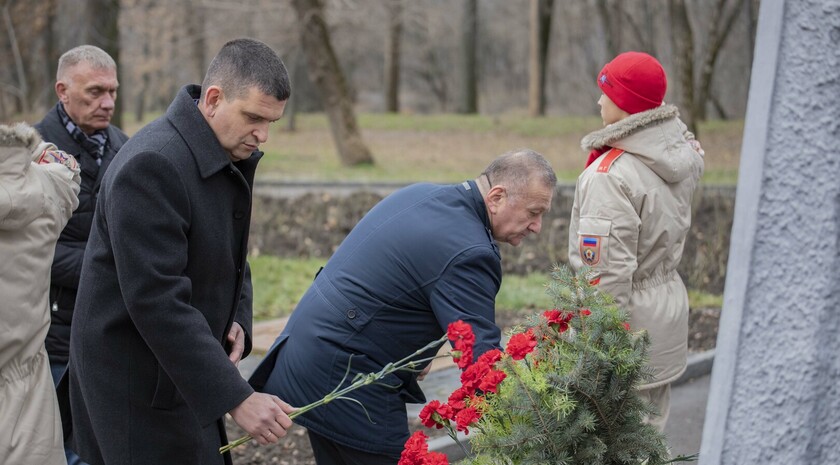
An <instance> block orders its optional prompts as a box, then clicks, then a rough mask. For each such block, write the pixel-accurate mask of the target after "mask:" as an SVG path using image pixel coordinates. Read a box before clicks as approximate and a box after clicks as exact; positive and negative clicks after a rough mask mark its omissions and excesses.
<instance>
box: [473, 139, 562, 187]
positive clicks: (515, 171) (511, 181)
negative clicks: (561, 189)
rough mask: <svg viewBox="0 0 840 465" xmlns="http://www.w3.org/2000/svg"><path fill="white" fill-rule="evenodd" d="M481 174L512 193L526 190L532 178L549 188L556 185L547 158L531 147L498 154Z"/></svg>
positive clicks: (554, 176) (555, 177)
mask: <svg viewBox="0 0 840 465" xmlns="http://www.w3.org/2000/svg"><path fill="white" fill-rule="evenodd" d="M481 175H482V176H487V178H488V180H489V182H490V183H492V185H497V184H504V185H505V186H507V187H508V189H510V190H511V191H512V192H513V193H514V195H515V194H517V193H522V192H526V191H527V190H528V187H529V186H530V184H531V182H533V181H534V180H537V181H539V182H540V183H542V185H543V186H545V187H548V188H551V189H554V188H555V186H556V185H557V175H556V174H554V170H553V169H552V168H551V165H550V164H549V163H548V160H546V159H545V157H543V156H542V155H540V154H539V153H537V152H535V151H533V150H531V149H516V150H511V151H510V152H507V153H504V154H502V155H500V156H499V157H498V158H496V159H495V160H493V162H492V163H490V166H488V167H487V169H485V170H484V171H483V172H482V173H481ZM491 187H492V186H491Z"/></svg>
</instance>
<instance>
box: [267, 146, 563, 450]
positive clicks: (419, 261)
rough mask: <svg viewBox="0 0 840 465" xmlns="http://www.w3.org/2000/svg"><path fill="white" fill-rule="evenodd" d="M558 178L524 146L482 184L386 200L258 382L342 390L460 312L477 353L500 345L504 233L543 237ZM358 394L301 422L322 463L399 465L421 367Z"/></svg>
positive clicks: (350, 240) (308, 302)
mask: <svg viewBox="0 0 840 465" xmlns="http://www.w3.org/2000/svg"><path fill="white" fill-rule="evenodd" d="M556 182H557V178H556V177H555V175H554V172H553V170H552V169H551V167H550V166H549V164H548V163H547V162H546V161H545V159H544V158H543V157H542V156H541V155H539V154H538V153H536V152H533V151H531V150H520V151H514V152H510V153H507V154H505V155H502V156H501V157H499V158H497V159H496V160H495V161H494V162H493V163H491V164H490V166H489V167H488V168H487V169H486V170H485V171H484V173H483V174H482V175H481V176H479V177H478V178H477V179H475V180H474V181H465V182H463V183H461V184H455V185H434V184H415V185H412V186H409V187H406V188H404V189H401V190H399V191H397V192H395V193H393V194H391V195H390V196H388V197H386V198H385V199H384V200H382V201H381V202H380V203H379V204H377V205H376V206H375V207H374V208H373V209H371V211H370V212H368V213H367V214H366V215H365V216H364V218H362V220H361V221H360V222H359V223H358V224H357V225H356V226H355V227H354V228H353V230H352V231H351V232H350V234H349V235H348V236H347V237H346V238H345V239H344V241H343V242H342V243H341V245H340V246H339V248H338V250H336V252H335V254H334V255H333V256H332V257H331V258H330V260H329V261H328V262H327V264H326V266H325V267H324V269H323V270H321V271H320V273H318V275H317V277H316V278H315V281H314V283H313V284H312V285H311V286H310V288H309V290H308V291H307V292H306V294H304V296H303V298H302V299H301V301H300V303H299V304H298V305H297V307H296V308H295V311H294V312H293V313H292V316H291V318H290V319H289V322H288V324H287V325H286V327H285V329H284V331H283V332H282V334H281V335H280V336H279V337H278V339H277V341H276V342H275V343H274V346H272V349H271V351H269V353H268V355H267V356H266V357H265V359H264V360H263V361H262V363H261V364H260V366H259V367H257V370H256V371H255V373H254V375H253V376H252V377H251V379H250V382H251V383H252V385H253V386H254V387H255V388H256V389H258V390H264V392H270V393H273V394H277V395H279V396H281V397H282V398H283V399H285V400H287V401H288V402H291V403H292V404H293V405H297V406H302V405H305V404H308V403H311V402H313V401H316V400H318V399H319V398H321V397H323V396H324V395H325V394H327V393H328V392H330V391H331V390H332V389H333V388H335V387H336V386H337V385H338V384H339V383H340V382H341V380H342V378H343V377H344V375H345V371H346V370H347V367H348V365H349V366H350V370H351V372H350V375H349V376H348V377H347V379H352V378H353V377H354V376H355V374H357V373H371V372H378V371H380V370H381V369H382V368H383V367H384V366H385V365H387V364H389V363H391V362H395V361H397V360H400V359H402V358H404V357H407V356H410V355H411V354H412V353H414V352H415V351H417V350H419V349H421V348H422V347H423V346H425V345H426V344H428V343H429V342H432V341H434V340H436V339H438V338H440V337H441V336H442V335H443V333H444V332H445V331H446V328H447V326H448V325H449V323H452V322H453V321H457V320H463V321H465V322H467V323H469V324H470V325H472V328H473V332H474V334H475V338H476V341H475V347H474V354H475V356H476V357H478V356H479V355H481V354H482V353H484V352H485V351H487V350H489V349H492V348H494V347H498V346H499V339H500V331H499V328H498V327H496V325H495V299H496V293H497V292H498V291H499V286H500V285H501V282H502V267H501V256H500V255H499V249H498V247H497V245H496V241H500V242H507V243H509V244H512V245H518V244H519V243H520V242H521V241H522V240H523V239H524V238H525V237H526V236H528V235H529V234H536V233H539V231H540V229H541V227H542V216H543V214H544V213H545V212H546V211H547V210H548V209H549V207H550V205H551V199H552V196H553V193H554V188H555V184H556ZM351 355H352V363H350V357H351ZM426 355H433V354H426ZM385 385H389V386H398V388H396V389H394V388H391V387H389V386H385ZM347 397H350V398H352V399H355V400H356V401H358V403H357V402H351V401H346V400H345V401H342V400H337V401H333V402H331V403H329V404H327V405H324V406H322V407H319V408H317V409H314V410H312V411H310V412H308V413H306V414H304V415H302V416H300V417H298V418H296V419H295V421H296V422H297V423H299V424H301V425H303V426H305V427H306V428H307V429H308V430H309V438H310V442H311V443H312V448H313V450H314V452H315V459H316V460H317V462H318V464H319V465H338V464H342V465H395V464H396V463H397V461H398V460H399V458H400V452H401V450H402V448H403V444H404V443H405V441H406V439H408V425H407V422H406V413H405V404H406V403H407V402H414V403H422V402H425V398H424V395H423V392H422V391H421V390H420V387H419V386H418V384H417V374H416V373H412V372H397V373H394V374H392V375H389V377H388V378H387V379H385V380H383V385H379V384H375V385H370V386H365V387H363V388H361V389H358V390H356V391H354V392H352V393H350V394H348V396H347ZM362 406H364V408H362ZM366 413H367V414H369V415H370V419H368V416H367V414H366Z"/></svg>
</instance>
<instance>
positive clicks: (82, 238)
mask: <svg viewBox="0 0 840 465" xmlns="http://www.w3.org/2000/svg"><path fill="white" fill-rule="evenodd" d="M35 129H37V130H38V132H39V133H41V138H42V139H44V140H45V141H49V142H52V143H53V144H55V146H56V147H58V148H59V149H60V150H64V151H65V152H67V153H69V154H71V155H73V156H74V157H76V160H77V161H78V162H79V166H81V168H82V172H81V178H82V179H81V189H80V190H79V206H78V207H77V208H76V210H75V211H74V212H73V216H72V217H71V218H70V221H68V222H67V226H65V227H64V229H63V230H62V231H61V236H59V238H58V242H57V243H56V245H55V258H53V264H52V268H51V272H50V304H52V305H51V306H52V309H53V311H52V312H50V318H51V322H50V329H49V332H48V333H47V340H46V344H47V352H48V353H49V355H50V361H51V362H58V363H67V357H68V354H69V352H70V323H71V321H72V319H73V304H74V303H75V301H76V289H78V287H79V275H80V274H81V272H82V258H83V257H84V255H85V246H86V245H87V241H88V237H89V236H90V227H91V223H92V221H93V211H94V208H95V207H96V198H97V196H98V195H99V187H100V185H101V183H102V176H103V175H104V174H105V172H106V171H107V169H108V166H109V165H110V164H111V161H112V160H113V159H114V156H115V155H116V154H117V151H119V150H120V148H121V147H122V146H123V144H125V141H127V140H128V136H126V135H125V133H123V132H122V130H120V128H118V127H116V126H114V125H113V124H112V125H110V126H108V129H107V130H106V132H107V134H108V143H107V144H106V145H105V151H104V153H103V154H102V164H101V165H97V164H96V159H95V158H94V157H93V155H91V154H90V153H88V152H87V151H86V150H84V149H83V148H82V147H81V146H80V145H79V143H78V142H76V141H75V139H73V137H71V136H70V133H68V132H67V129H65V128H64V124H62V122H61V116H59V114H58V109H57V105H56V107H53V108H52V109H51V110H50V111H49V112H47V114H46V115H45V116H44V119H43V120H41V122H39V123H38V124H36V125H35Z"/></svg>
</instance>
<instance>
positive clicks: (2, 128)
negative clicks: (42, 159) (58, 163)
mask: <svg viewBox="0 0 840 465" xmlns="http://www.w3.org/2000/svg"><path fill="white" fill-rule="evenodd" d="M40 143H41V136H40V135H39V134H38V131H36V130H35V128H33V127H32V126H29V125H28V124H26V123H17V124H15V125H14V126H8V125H5V124H0V147H26V148H27V149H28V150H29V151H30V152H32V151H33V150H35V149H36V148H37V147H38V144H40Z"/></svg>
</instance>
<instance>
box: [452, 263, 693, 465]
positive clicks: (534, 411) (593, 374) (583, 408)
mask: <svg viewBox="0 0 840 465" xmlns="http://www.w3.org/2000/svg"><path fill="white" fill-rule="evenodd" d="M586 276H588V270H581V272H579V273H578V274H577V275H575V274H574V273H573V272H572V271H570V270H569V269H568V268H566V267H559V266H555V267H554V269H553V271H552V274H551V278H552V280H551V282H550V283H549V284H548V285H547V291H546V292H547V293H548V294H549V295H550V296H552V298H553V300H554V305H555V308H554V309H552V310H547V311H545V312H543V314H541V315H535V316H533V317H531V318H530V319H529V320H528V323H527V324H526V325H525V328H524V331H520V332H518V333H516V334H513V335H512V336H511V339H510V341H509V342H508V345H507V349H506V352H507V356H505V357H503V358H501V360H499V362H498V363H497V364H496V368H497V369H500V370H502V371H503V372H504V373H505V374H506V378H505V379H504V381H503V382H502V383H500V384H499V385H498V393H497V394H492V393H490V394H487V395H486V396H485V403H486V404H485V405H484V408H483V409H482V410H483V415H482V416H481V419H480V420H479V421H478V423H477V424H476V425H474V427H475V429H476V430H477V431H478V434H476V435H474V436H473V437H472V438H471V441H470V443H471V445H472V451H473V453H475V454H476V455H475V456H474V457H471V458H469V459H467V460H466V461H465V462H464V463H465V464H470V465H490V464H522V465H525V464H535V465H536V464H539V465H544V464H570V465H571V464H587V465H598V464H603V465H618V464H633V465H639V464H642V463H647V464H650V465H656V464H663V463H670V462H674V461H687V460H693V459H694V457H677V458H676V459H670V458H669V453H668V449H667V444H666V440H665V437H664V435H662V434H661V433H659V432H658V431H657V430H656V429H655V428H654V427H652V426H650V425H647V424H645V423H644V422H643V419H644V418H645V416H646V415H648V414H652V413H655V412H653V411H652V409H651V407H650V405H648V404H646V403H645V402H643V401H642V400H641V399H640V398H639V397H638V395H637V394H636V389H635V388H636V387H637V386H638V385H640V383H641V382H642V381H643V380H646V379H649V377H650V375H649V373H648V372H647V371H646V370H645V365H646V351H647V347H648V344H649V341H648V336H647V333H646V332H644V331H639V332H632V331H631V330H632V328H630V327H629V325H628V323H627V315H626V313H625V312H623V311H621V310H620V309H619V308H617V306H616V305H615V302H614V300H613V299H612V298H611V297H610V296H609V295H607V294H604V293H603V292H598V291H597V288H596V287H594V286H592V285H591V284H590V283H589V281H588V279H586V278H585V277H586ZM518 329H520V330H522V329H523V328H518Z"/></svg>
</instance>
